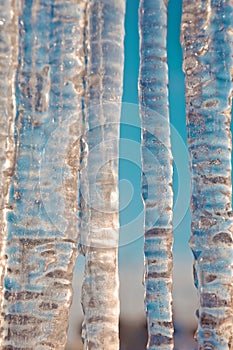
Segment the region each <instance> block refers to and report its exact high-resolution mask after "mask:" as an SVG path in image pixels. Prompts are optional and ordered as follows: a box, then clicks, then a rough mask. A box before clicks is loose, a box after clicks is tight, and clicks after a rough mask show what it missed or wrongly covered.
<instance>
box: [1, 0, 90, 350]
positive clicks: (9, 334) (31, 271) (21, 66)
mask: <svg viewBox="0 0 233 350" xmlns="http://www.w3.org/2000/svg"><path fill="white" fill-rule="evenodd" d="M10 3H12V4H15V3H17V2H15V1H12V2H10V1H8V0H7V1H5V0H4V1H3V0H2V1H1V2H0V6H1V21H3V22H4V25H6V24H7V25H6V27H5V28H6V34H4V38H3V37H2V36H1V44H0V59H1V63H0V64H1V75H3V77H1V80H0V81H1V82H0V84H1V86H4V87H5V89H7V92H6V91H5V92H4V91H3V93H2V92H1V97H0V99H1V133H4V137H5V134H7V133H8V135H9V137H10V136H11V135H12V131H11V128H9V125H10V124H11V123H13V122H14V123H15V129H14V136H15V144H16V151H15V156H16V157H15V158H16V159H15V164H14V166H13V168H14V167H15V172H14V173H13V177H12V181H11V187H10V193H9V195H10V204H9V206H8V213H7V220H8V227H7V242H6V247H5V252H4V254H5V256H6V259H7V261H6V274H5V277H4V288H3V294H4V296H3V301H2V304H3V305H2V313H1V317H2V319H1V345H0V347H1V349H17V350H19V349H28V350H29V349H30V350H32V349H33V350H34V349H37V350H39V349H40V350H42V349H64V347H65V343H66V330H67V326H68V324H67V319H68V311H69V306H70V302H71V295H72V288H71V282H72V271H73V266H74V262H75V258H76V251H77V239H78V233H77V211H78V208H77V197H78V190H77V186H78V184H77V182H78V169H79V149H80V147H79V145H78V144H79V142H80V140H78V138H77V135H79V133H80V129H81V120H82V118H81V116H80V117H79V114H80V111H81V104H82V101H81V97H82V94H83V83H82V80H83V69H84V59H83V56H84V54H83V32H84V29H83V28H84V10H85V1H77V0H69V1H64V0H53V1H52V0H22V1H20V2H19V3H18V8H16V7H12V8H11V6H10ZM12 16H13V17H12ZM14 16H18V21H17V24H16V21H13V20H12V18H14ZM12 21H13V23H12ZM0 24H1V22H0ZM14 26H16V27H17V26H18V42H14V40H13V39H12V38H11V32H13V33H15V32H16V28H14ZM0 27H1V25H0ZM0 35H2V34H0ZM14 38H16V37H15V36H14ZM10 45H13V46H12V47H13V48H12V51H11V49H10V47H11V46H10ZM16 53H18V58H17V62H18V65H17V66H16V65H15V62H16V59H15V57H14V55H15V54H16ZM5 54H7V55H8V61H6V60H5V61H4V55H5ZM2 57H3V59H2ZM12 66H13V67H14V68H15V73H16V74H15V92H16V114H15V115H13V113H14V108H12V106H11V104H12V101H13V98H14V97H13V92H12V82H11V79H13V76H14V73H12V69H13V68H12ZM3 67H4V69H3V70H2V68H3ZM5 74H6V75H7V74H8V77H7V76H5ZM4 84H5V85H4ZM7 93H8V94H9V96H10V98H9V100H8V101H9V106H8V105H7V104H6V100H5V98H4V97H5V95H6V94H7ZM3 118H5V119H3ZM3 120H4V123H3V124H4V126H2V122H3ZM13 120H14V121H13ZM64 124H65V127H64ZM64 130H66V132H65V133H64ZM75 133H77V135H76V134H75ZM7 140H8V139H7ZM1 142H2V141H1ZM6 147H8V146H5V149H6ZM3 150H4V148H3ZM3 156H4V157H6V158H7V165H8V164H9V162H11V159H12V155H11V153H4V154H3ZM1 162H2V158H1ZM1 164H2V163H1ZM1 171H2V165H1ZM1 174H2V172H1ZM59 174H62V181H60V180H59ZM3 175H4V176H5V174H3ZM11 175H12V173H11ZM1 176H2V175H1ZM5 180H6V177H5V179H4V180H3V183H4V181H5ZM2 193H3V197H4V198H3V201H4V203H5V201H6V200H7V196H8V193H7V191H6V192H2ZM61 198H62V200H61ZM59 203H62V204H61V206H59ZM48 214H49V215H48ZM56 217H57V218H58V219H59V218H60V217H62V220H60V221H59V220H58V221H56ZM1 243H4V236H3V237H1Z"/></svg>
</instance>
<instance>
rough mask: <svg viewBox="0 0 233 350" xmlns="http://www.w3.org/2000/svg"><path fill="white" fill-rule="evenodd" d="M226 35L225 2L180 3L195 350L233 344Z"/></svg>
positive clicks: (231, 27) (229, 21)
mask: <svg viewBox="0 0 233 350" xmlns="http://www.w3.org/2000/svg"><path fill="white" fill-rule="evenodd" d="M232 33H233V7H232V1H230V0H218V1H217V0H215V1H210V0H208V1H201V0H198V1H195V2H194V1H191V0H184V2H183V17H182V36H181V38H182V45H183V49H184V63H183V69H184V72H185V74H186V109H187V128H188V144H189V152H190V157H191V170H192V200H191V211H192V238H191V241H190V245H191V248H192V251H193V254H194V257H195V263H194V278H195V285H196V287H197V289H198V293H199V298H200V307H199V310H198V318H199V324H198V331H197V337H198V343H199V349H218V350H223V349H224V350H226V349H233V339H232V338H233V333H232V324H233V306H232V296H233V289H232V283H233V270H232V263H233V247H232V238H233V237H232V231H233V221H232V203H231V195H232V185H231V147H232V145H231V133H230V121H231V97H232V65H233V62H232V54H233V52H232V47H233V40H232V39H233V38H232Z"/></svg>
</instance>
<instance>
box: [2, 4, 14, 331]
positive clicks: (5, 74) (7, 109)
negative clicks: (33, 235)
mask: <svg viewBox="0 0 233 350" xmlns="http://www.w3.org/2000/svg"><path fill="white" fill-rule="evenodd" d="M16 13H17V6H16V3H15V2H14V1H11V0H1V1H0V96H1V97H0V230H1V231H0V235H1V236H0V307H1V310H2V303H3V298H4V281H3V279H4V274H5V267H6V251H5V248H6V239H7V211H8V210H10V205H9V189H10V183H11V178H12V175H13V173H14V166H15V142H14V122H15V73H16V65H17V59H18V57H17V53H18V50H17V38H18V26H17V17H16ZM0 325H2V319H0ZM0 338H2V331H0Z"/></svg>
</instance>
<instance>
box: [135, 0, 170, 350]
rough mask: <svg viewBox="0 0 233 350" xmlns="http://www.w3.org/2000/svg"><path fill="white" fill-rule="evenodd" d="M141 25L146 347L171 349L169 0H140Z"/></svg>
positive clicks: (140, 86)
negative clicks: (167, 50)
mask: <svg viewBox="0 0 233 350" xmlns="http://www.w3.org/2000/svg"><path fill="white" fill-rule="evenodd" d="M139 31H140V57H141V63H140V74H139V103H140V115H141V120H142V171H143V183H142V196H143V200H144V204H145V245H144V251H145V306H146V314H147V323H148V344H147V349H150V350H155V349H164V350H165V349H166V350H168V349H173V325H172V305H171V303H172V297H171V288H172V242H173V235H172V202H173V193H172V155H171V145H170V126H169V110H168V87H167V85H168V67H167V53H166V36H167V4H166V1H163V0H159V1H152V0H141V2H140V10H139Z"/></svg>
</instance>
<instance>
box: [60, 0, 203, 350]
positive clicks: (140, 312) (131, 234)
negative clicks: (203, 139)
mask: <svg viewBox="0 0 233 350" xmlns="http://www.w3.org/2000/svg"><path fill="white" fill-rule="evenodd" d="M138 6H139V0H127V1H126V21H125V31H126V36H125V70H124V95H123V107H122V125H121V142H120V183H119V187H120V208H121V210H120V224H121V232H120V247H119V269H120V300H121V316H120V338H121V350H144V349H145V347H146V342H147V335H146V320H145V311H144V300H143V299H144V290H143V268H144V267H143V265H144V261H143V206H142V202H141V196H140V181H141V179H140V172H141V170H140V164H141V163H140V128H139V126H140V121H139V115H138V90H137V86H138V70H139V36H138ZM181 7H182V1H181V0H169V5H168V47H167V49H168V64H169V103H170V119H171V137H172V148H173V157H174V176H173V187H174V219H173V227H174V247H173V255H174V261H173V264H174V269H173V279H174V284H173V308H174V325H175V349H177V350H184V349H185V350H187V349H188V350H193V349H196V344H195V342H194V341H193V335H194V332H195V329H196V326H197V320H196V317H195V310H196V309H197V305H198V304H197V293H196V290H195V288H194V285H193V277H192V262H193V258H192V254H191V251H190V249H189V244H188V241H189V237H190V225H191V223H190V212H189V208H188V206H189V198H190V178H189V172H188V166H189V158H188V153H187V146H186V130H185V94H184V93H185V92H184V74H183V72H182V50H181V45H180V21H181ZM83 270H84V258H83V257H81V256H80V257H79V258H78V261H77V264H76V268H75V274H74V278H73V287H74V297H73V303H72V307H71V312H70V327H69V333H68V344H67V350H81V349H82V342H81V338H80V332H81V322H82V310H81V305H80V292H81V285H82V277H83Z"/></svg>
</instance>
